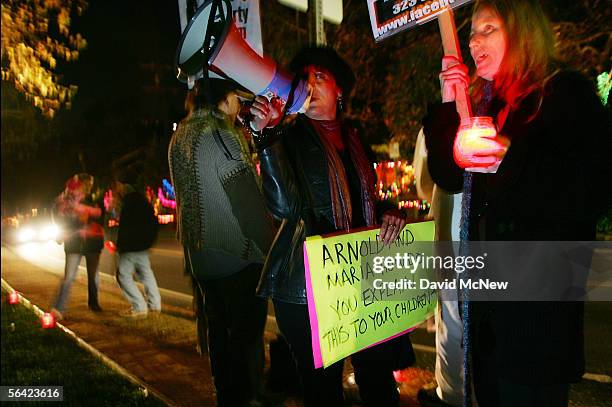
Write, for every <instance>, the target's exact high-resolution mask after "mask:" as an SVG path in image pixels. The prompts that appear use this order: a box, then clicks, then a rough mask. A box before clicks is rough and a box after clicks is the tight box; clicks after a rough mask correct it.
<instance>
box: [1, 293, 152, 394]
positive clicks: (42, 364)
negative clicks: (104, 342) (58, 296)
mask: <svg viewBox="0 0 612 407" xmlns="http://www.w3.org/2000/svg"><path fill="white" fill-rule="evenodd" d="M1 307H2V320H1V325H2V330H1V337H0V339H1V341H2V346H1V348H2V354H1V356H2V361H1V376H0V377H1V379H0V381H1V383H2V385H3V386H9V385H10V386H64V402H63V403H62V405H66V404H67V405H75V406H80V405H86V406H163V405H164V404H163V403H162V402H161V401H159V400H158V399H156V398H155V397H153V396H151V395H149V396H148V397H147V395H146V394H145V393H144V391H143V390H142V389H141V388H139V387H138V386H136V385H134V384H132V383H131V382H129V381H127V380H126V379H125V378H124V377H123V376H120V375H119V374H117V373H116V372H115V371H113V370H111V369H110V368H109V367H108V366H106V365H105V364H103V363H102V362H101V361H100V360H99V359H97V358H95V357H94V356H92V355H91V354H90V353H88V352H87V351H85V350H84V349H82V348H80V347H79V346H78V345H77V344H76V343H75V342H74V340H73V339H72V338H70V337H69V336H67V335H66V334H65V333H63V332H62V331H61V330H59V329H42V328H41V325H40V321H39V319H38V318H37V317H36V315H35V314H34V313H33V312H31V311H30V310H28V309H26V308H25V307H23V306H22V305H9V304H8V302H7V301H6V295H5V293H4V292H3V295H2V305H1ZM41 403H42V405H47V403H48V402H41ZM29 404H31V403H29Z"/></svg>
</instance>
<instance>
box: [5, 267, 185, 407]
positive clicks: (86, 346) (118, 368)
mask: <svg viewBox="0 0 612 407" xmlns="http://www.w3.org/2000/svg"><path fill="white" fill-rule="evenodd" d="M1 280H2V289H3V290H6V291H7V292H13V291H16V290H15V289H13V287H11V285H10V284H9V283H8V282H7V281H6V280H4V278H2V279H1ZM19 303H20V304H22V305H23V306H24V307H26V308H27V309H29V310H30V311H32V312H34V314H36V315H37V316H38V317H42V316H43V314H44V311H43V310H42V309H41V308H40V307H38V306H37V305H36V304H34V303H32V302H31V301H30V300H28V299H27V298H26V297H25V296H23V294H22V293H19ZM55 325H56V326H57V327H58V328H59V329H61V330H62V331H63V332H64V333H66V334H67V335H68V336H70V337H71V338H72V339H73V340H74V341H75V342H76V344H77V345H78V346H79V347H81V348H82V349H84V350H86V351H87V352H89V353H90V354H92V355H93V356H95V357H96V358H97V359H99V360H100V361H102V363H104V364H105V365H107V366H108V367H109V368H110V369H111V370H113V371H114V372H116V373H117V374H119V375H121V376H123V377H125V378H126V379H127V380H128V381H130V382H131V383H132V384H134V385H136V386H138V387H140V388H141V390H142V391H143V392H144V394H145V395H148V394H149V393H150V394H152V395H153V396H154V397H155V398H157V399H159V400H161V401H162V402H163V403H165V404H166V405H168V406H170V407H178V404H176V403H175V402H174V401H172V400H170V399H169V398H167V397H166V396H164V395H163V394H162V393H160V392H159V391H158V390H156V389H155V388H154V387H152V386H151V385H149V384H147V383H145V382H143V381H142V380H140V379H139V378H138V377H136V376H135V375H133V374H132V373H130V372H129V371H127V370H126V369H125V368H123V367H122V366H121V365H119V364H118V363H117V362H115V361H114V360H112V359H111V358H109V357H108V356H106V355H105V354H103V353H102V352H100V351H99V350H98V349H96V348H94V347H93V346H92V345H90V344H89V343H88V342H86V341H85V340H84V339H83V338H81V337H79V336H78V335H77V334H76V333H75V332H74V331H72V330H71V329H69V328H67V327H66V326H64V325H63V324H61V323H59V322H56V324H55Z"/></svg>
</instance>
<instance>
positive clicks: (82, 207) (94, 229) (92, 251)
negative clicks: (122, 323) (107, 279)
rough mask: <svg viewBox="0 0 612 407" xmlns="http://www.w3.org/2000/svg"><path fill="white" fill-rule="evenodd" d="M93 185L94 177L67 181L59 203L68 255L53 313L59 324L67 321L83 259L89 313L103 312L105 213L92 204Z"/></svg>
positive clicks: (60, 221) (57, 199)
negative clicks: (101, 266)
mask: <svg viewBox="0 0 612 407" xmlns="http://www.w3.org/2000/svg"><path fill="white" fill-rule="evenodd" d="M93 183H94V177H93V176H91V175H89V174H85V173H81V174H76V175H74V176H72V177H70V178H69V179H68V181H66V187H65V189H64V192H62V193H61V194H60V196H58V197H57V198H56V200H55V213H56V215H57V219H58V221H59V222H58V223H60V224H61V226H62V232H63V236H62V240H63V242H64V252H65V253H66V263H65V267H64V279H63V280H62V283H61V284H60V287H59V293H58V295H57V297H56V300H55V302H54V304H53V309H52V310H51V313H53V314H54V315H55V317H56V318H57V319H59V320H61V319H63V317H64V315H63V314H64V312H65V309H66V304H67V302H68V298H69V295H70V288H71V287H72V283H73V282H74V279H75V278H76V275H77V271H78V268H79V264H80V262H81V258H83V257H85V263H86V265H87V288H88V291H87V292H88V305H89V309H90V310H92V311H94V312H100V311H102V308H101V307H100V304H99V302H98V285H99V283H100V277H99V274H98V265H99V262H100V252H101V251H102V248H103V246H104V228H103V227H102V225H101V224H100V220H101V219H103V212H102V209H101V208H100V206H98V205H97V204H95V203H94V202H92V199H91V191H92V187H93Z"/></svg>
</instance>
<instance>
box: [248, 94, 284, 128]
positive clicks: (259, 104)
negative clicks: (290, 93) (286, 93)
mask: <svg viewBox="0 0 612 407" xmlns="http://www.w3.org/2000/svg"><path fill="white" fill-rule="evenodd" d="M283 107H284V103H283V102H282V100H281V99H280V98H278V97H274V98H272V99H271V100H269V99H268V98H267V97H265V96H255V100H254V101H253V104H252V105H251V108H250V109H249V112H250V113H251V115H253V117H252V118H251V120H250V122H249V123H250V126H251V129H253V130H255V131H261V130H263V129H265V128H266V127H275V126H277V125H278V124H279V123H280V121H281V119H282V115H283Z"/></svg>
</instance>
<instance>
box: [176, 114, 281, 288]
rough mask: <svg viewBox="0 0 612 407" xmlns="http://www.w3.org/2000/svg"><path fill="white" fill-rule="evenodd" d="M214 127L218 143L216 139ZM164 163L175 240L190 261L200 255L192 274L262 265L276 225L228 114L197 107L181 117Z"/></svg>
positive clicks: (217, 274)
mask: <svg viewBox="0 0 612 407" xmlns="http://www.w3.org/2000/svg"><path fill="white" fill-rule="evenodd" d="M213 125H216V127H217V129H218V131H219V136H220V139H221V141H222V143H219V142H217V141H215V138H214V126H213ZM222 145H225V148H226V149H227V150H226V151H224V148H223V146H222ZM228 155H229V156H228ZM168 162H169V165H170V173H171V176H172V181H173V184H174V188H175V196H176V203H177V215H178V239H179V241H180V242H181V244H182V245H183V246H184V247H185V248H186V249H188V250H189V251H190V253H191V254H192V261H193V257H194V254H195V255H196V256H195V257H197V259H198V261H197V265H195V264H194V270H193V271H194V273H196V277H198V278H202V279H216V278H221V277H225V276H228V275H231V274H233V273H235V272H237V271H239V270H241V269H242V268H244V267H245V266H246V265H247V264H249V263H263V261H264V255H265V253H267V251H268V249H269V247H270V244H271V243H272V239H273V237H274V229H273V226H272V222H271V218H270V217H269V215H268V213H267V211H266V209H265V204H264V201H263V197H262V195H261V191H260V188H259V186H258V183H257V179H256V177H257V176H256V173H255V171H254V168H253V165H252V163H251V160H250V159H249V155H248V150H247V146H246V143H245V140H244V138H243V137H242V135H241V134H240V133H239V132H238V131H236V129H235V128H234V127H233V125H232V124H231V123H229V120H228V118H227V116H226V115H225V114H223V113H222V112H220V111H218V110H214V111H211V110H208V109H199V110H196V111H195V112H194V113H192V114H191V115H190V116H188V117H186V118H185V119H183V121H182V122H181V123H180V124H179V126H178V128H177V130H176V131H175V133H174V135H173V136H172V140H171V141H170V147H169V149H168ZM196 266H197V267H196Z"/></svg>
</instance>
